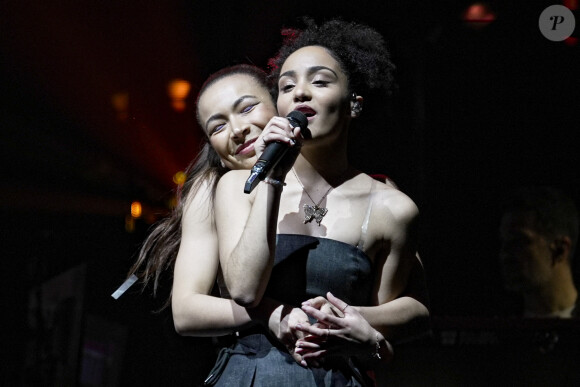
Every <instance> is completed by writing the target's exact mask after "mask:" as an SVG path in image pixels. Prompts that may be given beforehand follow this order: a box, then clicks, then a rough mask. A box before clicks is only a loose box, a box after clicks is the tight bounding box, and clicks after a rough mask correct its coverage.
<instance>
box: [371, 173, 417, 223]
mask: <svg viewBox="0 0 580 387" xmlns="http://www.w3.org/2000/svg"><path fill="white" fill-rule="evenodd" d="M372 200H373V207H375V208H376V209H377V210H379V211H380V212H382V213H383V214H384V215H385V216H387V217H389V218H392V220H395V221H397V222H402V223H410V222H413V221H414V220H415V219H416V218H417V217H418V216H419V208H418V207H417V205H416V204H415V202H414V201H413V200H412V199H411V198H410V197H409V196H407V195H406V194H405V193H404V192H402V191H400V190H399V189H398V188H396V187H393V186H392V185H391V184H384V183H378V184H377V185H376V189H375V190H374V191H373V197H372Z"/></svg>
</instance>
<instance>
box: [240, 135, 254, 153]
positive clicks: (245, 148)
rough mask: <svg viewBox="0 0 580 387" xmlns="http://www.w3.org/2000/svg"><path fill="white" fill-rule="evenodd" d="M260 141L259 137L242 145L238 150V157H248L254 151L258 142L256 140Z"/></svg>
mask: <svg viewBox="0 0 580 387" xmlns="http://www.w3.org/2000/svg"><path fill="white" fill-rule="evenodd" d="M257 139H258V137H256V138H253V139H251V140H249V141H246V142H245V143H243V144H242V145H240V146H238V149H236V155H240V154H241V155H246V154H248V153H250V152H253V151H254V143H255V142H256V140H257Z"/></svg>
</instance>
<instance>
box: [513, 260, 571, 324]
mask: <svg viewBox="0 0 580 387" xmlns="http://www.w3.org/2000/svg"><path fill="white" fill-rule="evenodd" d="M577 297H578V291H577V290H576V287H575V286H574V282H573V280H572V276H571V274H570V273H569V271H568V272H563V273H561V275H559V276H555V277H553V279H552V281H551V283H550V284H549V286H543V287H541V288H538V289H536V290H535V291H532V292H528V293H526V294H524V308H525V314H526V315H529V316H546V317H548V316H551V315H554V316H556V315H558V313H560V312H562V311H565V310H568V309H570V308H571V307H573V306H574V305H575V303H576V299H577Z"/></svg>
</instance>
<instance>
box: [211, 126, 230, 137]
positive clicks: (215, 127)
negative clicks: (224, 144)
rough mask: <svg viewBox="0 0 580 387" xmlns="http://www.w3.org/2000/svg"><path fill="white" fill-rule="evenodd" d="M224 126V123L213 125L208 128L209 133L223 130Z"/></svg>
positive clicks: (212, 133)
mask: <svg viewBox="0 0 580 387" xmlns="http://www.w3.org/2000/svg"><path fill="white" fill-rule="evenodd" d="M225 126H226V124H218V125H216V126H214V127H213V128H211V129H210V130H209V135H210V136H213V135H214V134H217V133H219V132H221V131H222V130H223V128H225Z"/></svg>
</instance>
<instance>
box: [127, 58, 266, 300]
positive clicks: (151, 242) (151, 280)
mask: <svg viewBox="0 0 580 387" xmlns="http://www.w3.org/2000/svg"><path fill="white" fill-rule="evenodd" d="M236 74H245V75H249V76H250V77H252V78H253V79H254V80H255V81H256V82H257V83H258V84H259V85H262V86H263V87H264V89H266V90H268V89H269V87H268V83H267V74H266V72H265V71H264V70H262V69H260V68H258V67H256V66H253V65H248V64H238V65H234V66H231V67H226V68H224V69H222V70H219V71H217V72H215V73H213V74H212V75H210V76H209V78H208V79H207V80H206V81H205V82H204V83H203V85H202V86H201V88H200V91H199V93H198V95H197V99H196V106H197V105H198V102H199V99H200V98H201V96H202V95H203V93H204V92H205V91H206V90H207V88H208V87H210V86H211V85H212V84H214V83H215V82H216V81H218V80H220V79H223V78H226V77H229V76H232V75H236ZM196 117H197V120H198V123H199V124H200V125H202V123H201V122H200V120H199V113H198V111H197V108H196ZM204 133H205V131H204ZM227 171H228V169H227V168H225V167H223V166H222V164H221V160H220V157H219V156H218V154H217V153H216V151H215V150H214V149H213V147H212V146H211V144H210V143H209V142H208V141H207V139H206V140H205V142H204V145H203V147H202V149H201V152H199V154H198V155H197V157H196V158H195V159H194V160H193V161H192V162H191V163H190V164H189V166H188V167H187V169H186V171H185V173H186V176H187V179H186V181H185V183H184V184H183V186H181V187H179V188H178V190H177V192H176V197H177V206H176V207H175V208H174V209H173V210H172V211H171V214H170V215H169V216H167V217H166V218H164V219H162V220H160V221H159V222H157V223H156V224H155V225H153V227H152V229H151V232H150V233H149V235H148V236H147V238H146V239H145V241H144V242H143V245H142V247H141V249H140V251H139V255H138V257H137V260H136V261H135V263H134V264H133V266H132V267H131V269H130V270H129V274H128V277H130V276H131V275H133V274H134V275H136V276H137V277H138V278H139V280H140V282H141V285H142V289H145V288H147V286H149V285H152V287H153V296H154V297H155V296H157V294H158V291H159V288H160V286H161V285H160V283H161V281H160V280H161V278H162V276H163V275H164V274H165V273H170V274H172V269H173V266H174V264H175V259H176V258H177V253H178V251H179V246H180V244H181V221H182V219H183V212H184V210H185V206H186V204H187V201H188V198H189V197H192V196H193V195H195V194H196V193H197V192H198V190H199V188H200V187H201V186H202V184H203V182H207V183H208V184H209V186H210V187H211V188H212V191H211V193H212V195H211V197H209V198H208V200H210V201H211V202H212V208H213V199H214V195H213V194H214V193H215V189H216V186H217V183H218V181H219V179H220V178H221V177H222V176H223V175H224V174H225V173H226V172H227ZM170 303H171V293H170V294H169V296H168V298H167V299H166V300H165V302H164V304H163V306H162V307H161V308H160V309H159V311H161V310H163V309H165V308H167V307H168V306H169V305H170Z"/></svg>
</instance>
